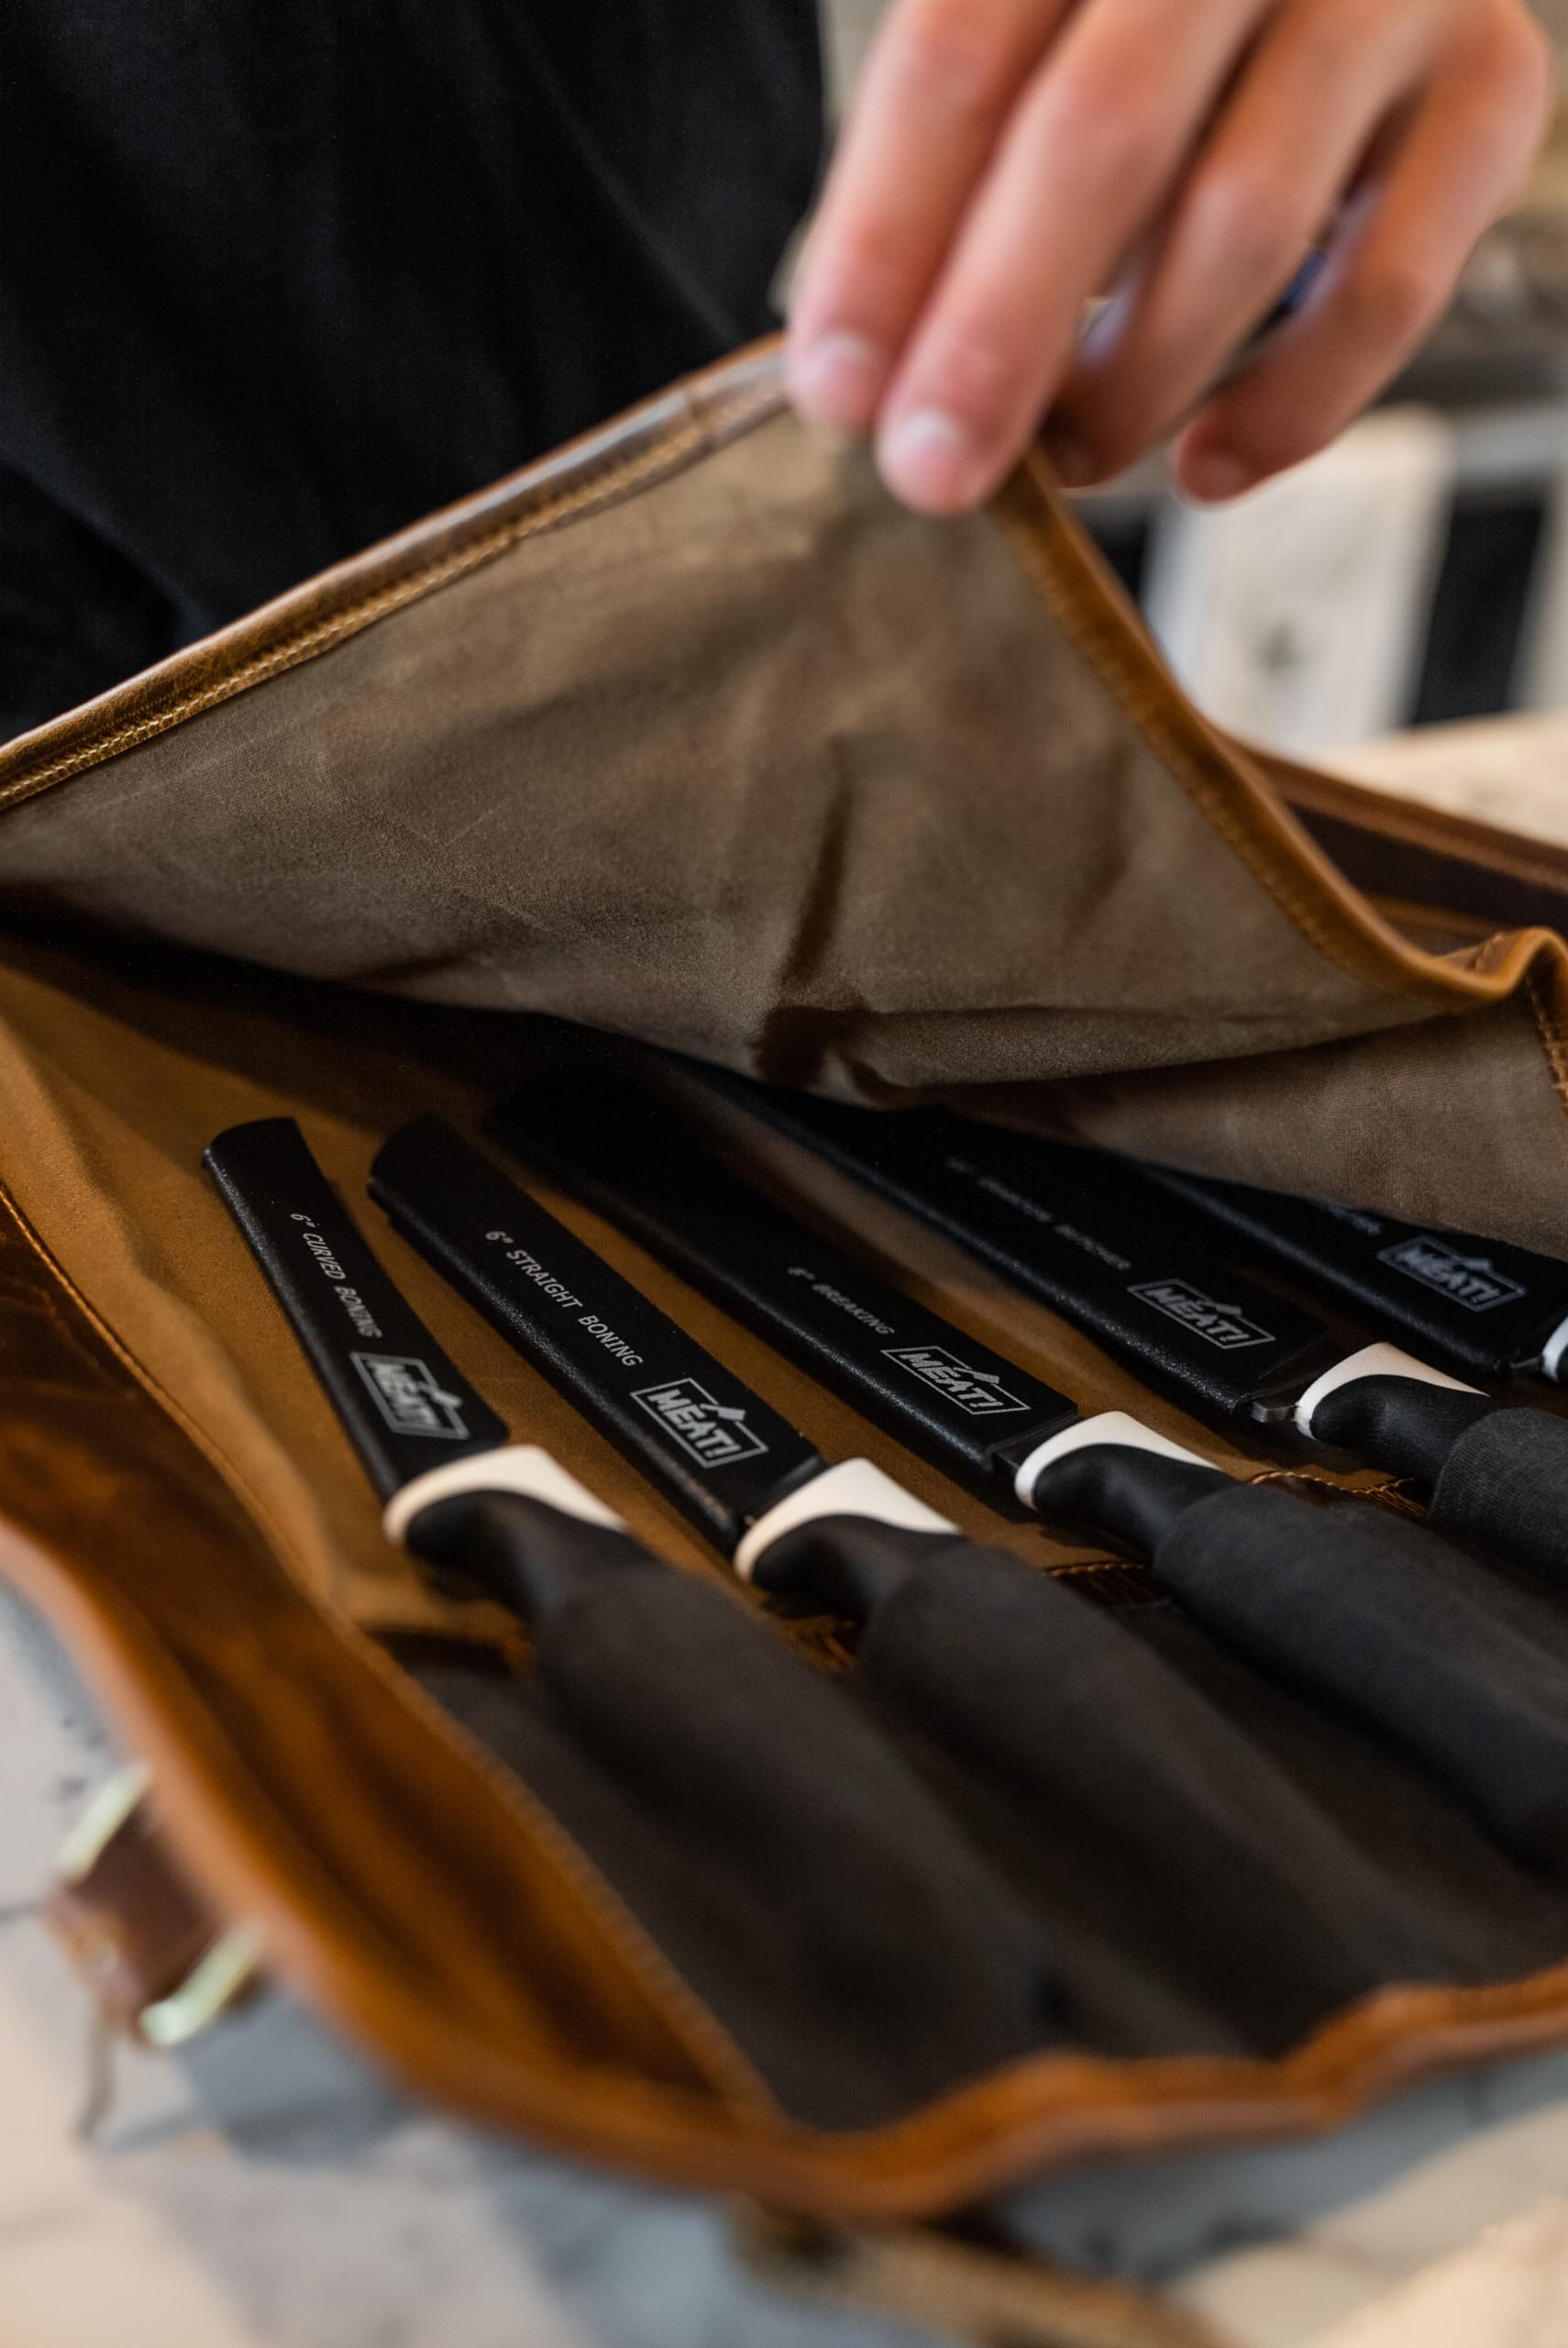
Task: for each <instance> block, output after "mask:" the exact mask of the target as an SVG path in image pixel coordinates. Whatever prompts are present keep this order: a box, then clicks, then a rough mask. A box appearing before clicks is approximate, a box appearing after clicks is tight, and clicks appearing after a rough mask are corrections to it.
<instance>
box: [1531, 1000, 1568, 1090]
mask: <svg viewBox="0 0 1568 2348" xmlns="http://www.w3.org/2000/svg"><path fill="white" fill-rule="evenodd" d="M1525 989H1526V991H1527V992H1528V994H1529V1006H1530V1009H1531V1011H1532V1012H1533V1013H1534V1014H1535V1024H1536V1032H1537V1033H1538V1035H1539V1036H1540V1046H1541V1049H1542V1051H1544V1053H1545V1054H1546V1061H1547V1066H1548V1068H1549V1069H1551V1089H1552V1091H1553V1092H1555V1094H1556V1095H1557V1102H1558V1106H1559V1107H1560V1108H1561V1109H1562V1110H1563V1111H1564V1112H1565V1113H1568V1030H1565V1029H1564V1027H1563V1024H1562V1021H1561V1020H1560V1019H1559V1018H1558V1017H1557V1016H1556V1014H1555V1013H1554V1012H1553V1010H1552V1008H1551V1002H1550V1001H1549V999H1548V996H1547V991H1546V983H1545V980H1544V979H1543V977H1542V974H1541V972H1540V969H1539V968H1536V969H1531V970H1530V971H1529V975H1528V976H1527V978H1526V980H1525Z"/></svg>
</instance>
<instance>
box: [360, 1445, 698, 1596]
mask: <svg viewBox="0 0 1568 2348" xmlns="http://www.w3.org/2000/svg"><path fill="white" fill-rule="evenodd" d="M381 1523H382V1525H383V1527H384V1528H385V1531H386V1534H387V1537H388V1539H389V1540H391V1541H393V1542H395V1543H396V1544H397V1545H399V1546H400V1547H402V1548H405V1549H407V1550H408V1551H409V1553H410V1554H411V1555H412V1556H415V1557H418V1558H419V1559H420V1560H421V1561H422V1562H423V1563H424V1564H425V1565H428V1566H434V1567H436V1568H438V1570H439V1571H441V1572H442V1573H446V1574H452V1575H456V1576H458V1577H460V1578H462V1579H464V1580H466V1581H471V1582H473V1583H475V1584H477V1585H478V1587H479V1588H480V1589H482V1590H484V1591H485V1592H486V1593H487V1594H488V1595H489V1596H490V1597H492V1598H495V1599H497V1600H500V1602H501V1603H502V1605H503V1606H508V1607H510V1608H511V1609H512V1611H513V1612H514V1613H516V1614H520V1615H521V1616H522V1617H523V1619H524V1620H525V1622H529V1623H534V1622H537V1621H539V1620H541V1619H542V1618H543V1617H544V1616H545V1615H547V1614H548V1613H550V1612H552V1611H554V1610H555V1609H556V1608H557V1607H558V1606H559V1605H561V1604H563V1603H564V1602H565V1600H566V1599H567V1598H568V1597H569V1596H570V1595H571V1593H572V1592H573V1591H574V1590H575V1589H577V1588H579V1587H580V1584H581V1583H582V1581H583V1579H584V1578H585V1576H596V1575H601V1574H602V1573H603V1572H604V1571H605V1570H606V1568H609V1569H611V1570H613V1568H614V1567H616V1566H617V1565H647V1564H650V1563H653V1564H657V1563H659V1562H660V1561H659V1560H657V1558H655V1557H654V1555H653V1552H652V1551H651V1550H648V1549H646V1548H645V1547H644V1546H643V1545H642V1543H641V1542H639V1541H636V1540H635V1539H634V1538H633V1536H632V1535H631V1534H629V1533H628V1532H627V1530H626V1528H625V1526H624V1523H622V1521H621V1519H620V1518H619V1517H618V1516H617V1515H616V1514H615V1512H614V1511H613V1509H610V1508H607V1507H606V1506H605V1504H604V1502H603V1501H601V1500H597V1499H595V1497H594V1495H593V1494H592V1493H591V1491H589V1490H587V1488H586V1486H584V1485H582V1484H580V1483H579V1482H578V1480H577V1478H576V1477H575V1476H572V1475H569V1473H568V1472H567V1470H566V1469H565V1468H564V1467H561V1466H560V1464H559V1462H558V1461H557V1460H555V1459H552V1458H551V1456H550V1455H549V1453H548V1452H547V1451H544V1450H542V1449H541V1448H540V1447H539V1445H537V1444H524V1443H514V1444H507V1445H503V1446H502V1448H500V1449H499V1450H495V1451H485V1452H480V1454H479V1455H478V1456H475V1457H473V1458H469V1459H453V1460H449V1461H448V1462H447V1464H446V1465H445V1466H444V1467H433V1468H431V1469H430V1471H429V1473H428V1474H427V1475H424V1476H419V1477H416V1478H415V1479H414V1481H413V1482H412V1483H410V1484H404V1485H403V1489H402V1490H401V1491H398V1492H396V1493H394V1494H393V1496H392V1499H391V1501H388V1503H387V1506H386V1509H385V1510H384V1512H383V1513H382V1517H381Z"/></svg>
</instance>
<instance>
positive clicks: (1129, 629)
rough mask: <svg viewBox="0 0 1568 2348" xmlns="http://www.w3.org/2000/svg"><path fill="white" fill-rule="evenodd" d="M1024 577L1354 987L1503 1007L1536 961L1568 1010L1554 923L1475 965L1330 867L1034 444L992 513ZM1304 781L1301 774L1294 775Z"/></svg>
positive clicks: (1434, 1006)
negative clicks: (1207, 715)
mask: <svg viewBox="0 0 1568 2348" xmlns="http://www.w3.org/2000/svg"><path fill="white" fill-rule="evenodd" d="M991 510H992V512H993V514H994V515H995V517H996V520H997V522H998V525H999V527H1000V529H1001V531H1002V534H1003V536H1004V537H1005V538H1006V539H1007V541H1008V543H1009V544H1010V547H1011V548H1012V550H1013V553H1014V556H1015V558H1016V559H1017V560H1018V563H1019V566H1020V568H1021V570H1022V571H1023V573H1024V576H1025V578H1026V579H1027V580H1028V581H1030V583H1031V585H1032V587H1033V588H1034V589H1035V592H1036V593H1038V594H1039V596H1040V597H1041V600H1042V601H1043V603H1044V604H1045V605H1046V607H1047V609H1048V610H1049V611H1050V612H1051V614H1052V615H1053V617H1054V618H1055V620H1056V621H1057V623H1058V624H1059V626H1062V627H1063V628H1064V629H1065V630H1066V633H1067V634H1068V635H1069V636H1070V637H1072V639H1073V641H1074V642H1075V643H1076V644H1077V648H1078V649H1079V651H1080V652H1081V653H1082V654H1083V655H1084V657H1085V659H1087V660H1088V662H1089V663H1090V665H1091V666H1092V667H1093V668H1094V670H1096V672H1097V674H1098V675H1099V677H1100V679H1101V681H1102V682H1103V683H1104V684H1105V685H1106V686H1107V687H1108V689H1109V690H1110V692H1112V693H1113V694H1114V696H1115V697H1116V699H1117V700H1118V702H1119V703H1121V706H1122V708H1123V709H1124V710H1125V711H1126V712H1127V714H1128V715H1129V716H1130V717H1131V718H1132V722H1133V723H1134V725H1137V726H1138V727H1139V729H1140V730H1141V732H1142V733H1143V736H1144V737H1145V739H1146V740H1147V741H1148V742H1149V743H1150V744H1151V746H1152V747H1153V748H1154V750H1155V751H1156V752H1157V753H1158V755H1159V756H1160V758H1161V759H1162V760H1163V761H1164V763H1165V766H1166V767H1167V768H1168V769H1169V770H1170V772H1171V774H1172V775H1173V777H1174V778H1175V779H1176V781H1177V782H1178V783H1179V784H1180V785H1181V787H1182V789H1183V790H1184V791H1185V792H1187V796H1188V797H1189V798H1190V799H1191V800H1192V802H1193V803H1194V805H1195V806H1196V807H1197V808H1198V811H1199V813H1200V814H1202V815H1203V816H1204V817H1205V818H1206V820H1207V821H1208V822H1209V824H1210V825H1212V826H1213V828H1214V830H1215V831H1216V832H1217V833H1218V834H1219V835H1220V838H1221V839H1223V840H1224V841H1225V842H1226V844H1227V845H1228V846H1229V847H1231V850H1232V851H1233V852H1234V854H1236V855H1237V856H1238V857H1240V858H1241V859H1242V863H1243V864H1244V865H1245V866H1246V868H1247V869H1248V870H1249V871H1250V872H1251V873H1252V874H1253V878H1254V880H1256V881H1258V882H1259V883H1260V885H1261V886H1262V887H1263V888H1264V889H1265V890H1266V891H1267V892H1268V893H1269V895H1270V896H1271V897H1273V899H1274V901H1275V903H1276V904H1277V905H1278V906H1279V908H1280V910H1281V912H1283V913H1284V914H1286V917H1287V918H1288V919H1289V920H1290V921H1291V922H1292V923H1293V925H1295V927H1296V928H1297V930H1298V931H1299V932H1300V933H1301V935H1302V936H1304V937H1305V938H1306V939H1307V940H1308V942H1309V945H1311V946H1312V947H1315V948H1316V950H1317V951H1318V952H1319V953H1320V954H1321V955H1322V956H1323V958H1325V960H1328V961H1330V962H1332V963H1333V964H1334V965H1335V967H1336V968H1338V969H1342V970H1344V971H1346V972H1348V973H1349V974H1350V975H1351V976H1352V977H1354V978H1357V979H1359V980H1362V981H1363V982H1364V983H1365V984H1368V985H1371V986H1375V987H1378V988H1380V989H1382V990H1383V991H1386V992H1387V993H1390V994H1395V995H1403V996H1407V997H1414V998H1417V999H1418V1000H1420V999H1423V998H1424V999H1425V1002H1426V1003H1427V1006H1428V1007H1429V1009H1430V1010H1431V1011H1433V1012H1438V1011H1447V1010H1452V1011H1458V1010H1463V1009H1464V1008H1465V1007H1467V1006H1469V1005H1474V1004H1480V1003H1489V1002H1498V1001H1500V1000H1501V999H1502V998H1503V997H1504V996H1505V995H1507V994H1511V993H1512V992H1514V991H1515V990H1516V989H1517V988H1518V987H1519V986H1521V985H1523V984H1524V982H1525V980H1526V979H1527V976H1528V975H1529V972H1530V971H1531V969H1533V968H1535V967H1537V966H1541V967H1543V968H1544V969H1545V970H1546V971H1547V972H1548V974H1549V975H1548V979H1547V983H1548V985H1549V986H1550V988H1551V991H1552V993H1553V996H1554V998H1556V999H1557V1000H1559V1001H1560V1002H1561V1003H1562V1008H1563V1013H1564V1015H1565V1016H1568V947H1564V944H1563V941H1562V939H1561V938H1560V937H1559V936H1557V935H1556V933H1555V932H1554V931H1552V930H1548V929H1538V928H1530V929H1522V930H1518V931H1516V932H1513V933H1512V934H1510V935H1509V936H1507V938H1506V939H1501V938H1500V939H1499V940H1498V941H1497V947H1498V950H1497V951H1496V953H1495V954H1494V955H1492V956H1490V957H1488V958H1487V960H1486V962H1485V966H1484V967H1482V968H1476V967H1475V966H1474V964H1473V963H1471V962H1468V961H1466V960H1464V959H1463V958H1461V959H1455V958H1452V957H1449V956H1440V955H1434V954H1428V953H1425V952H1423V951H1422V950H1421V948H1420V947H1417V946H1414V945H1412V944H1410V943H1409V942H1408V940H1406V939H1405V938H1402V937H1400V936H1398V934H1397V932H1396V931H1395V930H1394V929H1393V928H1392V927H1391V926H1390V925H1389V924H1388V923H1387V922H1386V921H1384V920H1383V919H1382V917H1381V916H1380V915H1379V914H1377V913H1376V911H1375V909H1374V907H1373V906H1372V905H1371V904H1370V903H1369V902H1368V901H1367V899H1366V898H1365V897H1364V896H1363V895H1362V894H1361V893H1360V892H1359V891H1358V890H1356V889H1354V888H1353V887H1352V886H1351V884H1350V882H1349V881H1346V880H1345V878H1344V876H1343V875H1342V873H1341V872H1339V871H1338V870H1336V869H1335V867H1334V865H1333V864H1332V862H1331V860H1330V858H1328V857H1327V856H1325V855H1324V854H1323V852H1322V850H1321V849H1320V848H1319V847H1318V846H1317V845H1316V843H1315V842H1314V841H1313V840H1311V839H1310V838H1309V836H1308V835H1307V833H1306V832H1305V831H1304V830H1303V829H1302V827H1301V825H1299V824H1298V823H1297V821H1296V819H1295V817H1294V816H1293V815H1292V814H1290V813H1289V811H1288V809H1287V808H1286V806H1285V804H1284V803H1283V802H1282V800H1281V798H1280V797H1279V795H1278V793H1277V792H1275V789H1274V788H1273V787H1272V786H1271V784H1270V782H1269V781H1268V779H1267V777H1266V775H1265V774H1264V772H1263V770H1261V768H1260V767H1259V766H1258V765H1257V764H1256V762H1255V761H1254V760H1253V759H1252V758H1251V757H1250V755H1248V754H1246V753H1243V751H1242V749H1241V748H1240V747H1239V746H1238V745H1237V744H1235V743H1233V742H1231V740H1230V739H1229V738H1228V737H1226V736H1224V735H1223V734H1221V733H1220V732H1219V731H1218V730H1217V729H1216V728H1215V727H1213V726H1211V725H1209V723H1208V722H1207V720H1206V719H1204V718H1203V717H1202V716H1201V715H1200V714H1198V711H1197V710H1196V709H1195V708H1194V706H1193V705H1192V703H1190V702H1189V701H1188V700H1187V697H1186V696H1185V694H1184V693H1183V692H1181V690H1180V688H1179V687H1178V686H1177V684H1176V681H1175V680H1174V679H1173V678H1172V676H1171V675H1170V673H1169V671H1168V670H1167V669H1166V668H1165V663H1164V661H1163V659H1162V658H1161V656H1160V653H1159V651H1158V649H1157V648H1156V646H1155V645H1154V640H1153V638H1152V637H1150V636H1149V634H1148V631H1147V629H1146V628H1145V627H1144V626H1143V621H1142V619H1141V618H1140V617H1139V615H1138V614H1137V612H1136V611H1135V610H1134V609H1133V607H1132V604H1131V602H1130V601H1129V600H1128V597H1127V595H1126V593H1124V591H1123V589H1122V587H1121V583H1120V581H1117V580H1116V579H1115V578H1114V577H1113V576H1112V574H1111V572H1110V570H1109V568H1108V566H1107V565H1106V564H1105V562H1104V561H1103V560H1102V559H1101V558H1100V556H1099V552H1098V551H1097V549H1096V548H1094V547H1093V546H1092V545H1091V543H1090V542H1089V540H1088V537H1087V536H1086V534H1085V532H1084V531H1083V529H1082V528H1081V527H1080V526H1079V524H1078V523H1077V520H1076V519H1075V518H1074V517H1073V516H1072V515H1070V513H1069V512H1068V510H1067V508H1066V504H1065V502H1064V501H1063V499H1062V498H1061V496H1060V495H1059V493H1057V490H1056V488H1055V482H1054V481H1053V480H1052V477H1051V474H1050V471H1049V468H1048V466H1047V465H1046V462H1045V460H1044V457H1043V455H1042V454H1041V453H1040V452H1039V451H1038V450H1035V451H1032V452H1031V454H1030V456H1029V457H1028V458H1027V459H1026V460H1025V461H1024V462H1023V463H1022V464H1021V466H1020V467H1019V468H1018V469H1017V471H1015V472H1014V473H1013V474H1012V476H1011V478H1010V480H1009V481H1008V482H1006V483H1005V484H1004V486H1003V488H1002V489H1001V491H1000V492H999V493H998V495H997V497H996V498H995V499H994V500H993V501H992V508H991ZM1296 772H1297V775H1298V776H1300V777H1302V778H1303V779H1304V778H1305V777H1306V775H1307V773H1308V770H1306V769H1297V770H1296Z"/></svg>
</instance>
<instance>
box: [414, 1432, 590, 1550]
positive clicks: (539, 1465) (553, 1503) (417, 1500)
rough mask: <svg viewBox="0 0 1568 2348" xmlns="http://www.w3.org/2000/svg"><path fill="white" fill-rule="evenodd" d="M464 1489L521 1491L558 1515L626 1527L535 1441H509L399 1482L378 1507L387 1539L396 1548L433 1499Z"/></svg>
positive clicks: (453, 1497)
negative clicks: (385, 1500)
mask: <svg viewBox="0 0 1568 2348" xmlns="http://www.w3.org/2000/svg"><path fill="white" fill-rule="evenodd" d="M463 1492H521V1493H522V1495H523V1497H524V1499H525V1500H529V1501H545V1502H547V1505H548V1506H549V1507H551V1508H558V1509H559V1510H560V1511H561V1512H562V1514H563V1515H566V1516H580V1517H581V1519H582V1521H583V1523H585V1524H607V1525H609V1526H610V1527H611V1528H612V1530H613V1531H614V1532H617V1533H620V1532H624V1529H625V1528H624V1525H623V1523H622V1521H621V1519H620V1518H619V1517H618V1516H617V1515H616V1513H615V1512H614V1510H613V1509H611V1508H606V1507H605V1505H604V1503H603V1501H596V1500H595V1499H594V1497H593V1494H592V1493H591V1491H588V1490H585V1489H584V1487H583V1486H582V1485H581V1484H580V1483H579V1482H578V1480H577V1478H576V1477H575V1476H569V1475H568V1474H567V1471H566V1469H565V1468H564V1467H560V1466H558V1463H557V1462H556V1461H555V1460H553V1459H552V1458H551V1457H550V1455H549V1453H548V1452H547V1451H541V1450H540V1448H539V1446H538V1445H537V1444H536V1443H508V1444H503V1445H502V1447H501V1448H500V1450H498V1451H480V1452H476V1453H475V1454H474V1456H473V1457H472V1458H470V1459H448V1460H447V1462H446V1464H445V1466H444V1467H432V1468H431V1469H430V1471H429V1473H428V1474H427V1475H424V1476H416V1477H415V1478H414V1481H413V1483H412V1484H404V1485H403V1489H402V1490H401V1491H396V1492H394V1493H393V1494H392V1498H391V1500H390V1501H388V1502H387V1504H386V1507H385V1508H384V1509H383V1511H382V1512H381V1525H382V1528H383V1530H384V1531H385V1534H386V1536H387V1539H388V1540H389V1541H395V1542H396V1543H397V1544H398V1545H399V1546H400V1547H401V1546H402V1545H403V1538H404V1535H405V1534H407V1532H408V1528H409V1526H410V1525H411V1524H412V1523H413V1522H414V1518H415V1517H416V1516H417V1515H418V1514H419V1512H420V1510H421V1509H426V1508H429V1507H431V1506H432V1505H433V1504H434V1502H435V1501H451V1500H456V1499H458V1496H459V1495H460V1494H461V1493H463Z"/></svg>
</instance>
